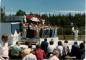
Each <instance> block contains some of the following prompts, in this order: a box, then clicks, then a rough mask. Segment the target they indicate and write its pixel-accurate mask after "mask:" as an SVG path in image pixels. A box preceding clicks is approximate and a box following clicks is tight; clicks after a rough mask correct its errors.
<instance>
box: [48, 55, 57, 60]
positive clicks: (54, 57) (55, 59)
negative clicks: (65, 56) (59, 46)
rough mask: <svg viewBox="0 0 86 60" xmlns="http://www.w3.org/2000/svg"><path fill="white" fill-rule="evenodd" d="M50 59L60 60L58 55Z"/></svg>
mask: <svg viewBox="0 0 86 60" xmlns="http://www.w3.org/2000/svg"><path fill="white" fill-rule="evenodd" d="M49 60H59V58H58V57H56V56H52V57H51V58H50V59H49Z"/></svg>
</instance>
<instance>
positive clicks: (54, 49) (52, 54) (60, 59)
mask: <svg viewBox="0 0 86 60" xmlns="http://www.w3.org/2000/svg"><path fill="white" fill-rule="evenodd" d="M2 42H3V43H2V47H0V59H1V60H12V59H17V60H19V59H20V60H44V59H48V60H64V59H67V57H66V56H71V57H72V56H74V57H75V59H79V60H80V59H81V60H82V59H84V58H85V41H84V42H81V43H80V45H78V43H77V41H76V42H74V44H73V45H72V48H71V50H70V49H69V45H68V41H67V40H65V41H64V43H62V41H58V44H57V46H55V45H54V41H53V40H51V41H50V42H49V43H48V42H47V38H45V39H44V41H42V43H41V44H37V45H36V47H35V48H34V49H33V47H32V45H28V44H26V45H27V46H28V47H27V48H23V47H20V43H19V42H16V45H15V46H9V42H8V36H7V35H2Z"/></svg>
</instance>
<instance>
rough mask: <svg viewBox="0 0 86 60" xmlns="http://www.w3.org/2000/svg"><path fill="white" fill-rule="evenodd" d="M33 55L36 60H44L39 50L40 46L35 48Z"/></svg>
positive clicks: (42, 52)
mask: <svg viewBox="0 0 86 60" xmlns="http://www.w3.org/2000/svg"><path fill="white" fill-rule="evenodd" d="M35 55H36V57H37V60H44V58H45V57H46V55H45V52H44V50H42V49H41V48H40V45H37V46H36V51H35Z"/></svg>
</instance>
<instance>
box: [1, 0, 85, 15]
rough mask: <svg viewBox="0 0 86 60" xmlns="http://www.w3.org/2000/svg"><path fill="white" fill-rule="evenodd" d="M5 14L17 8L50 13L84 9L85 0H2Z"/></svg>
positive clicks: (81, 10)
mask: <svg viewBox="0 0 86 60" xmlns="http://www.w3.org/2000/svg"><path fill="white" fill-rule="evenodd" d="M1 6H2V7H3V6H4V7H5V11H6V13H7V14H13V13H16V11H18V10H19V9H21V10H24V11H25V12H26V13H29V12H34V13H45V14H47V13H52V14H58V13H59V12H60V13H66V12H70V11H71V12H74V13H75V12H77V11H79V12H83V11H85V0H2V1H1Z"/></svg>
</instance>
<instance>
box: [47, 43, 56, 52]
mask: <svg viewBox="0 0 86 60" xmlns="http://www.w3.org/2000/svg"><path fill="white" fill-rule="evenodd" d="M55 48H56V47H55V46H54V45H48V51H49V52H53V50H54V49H55Z"/></svg>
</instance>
